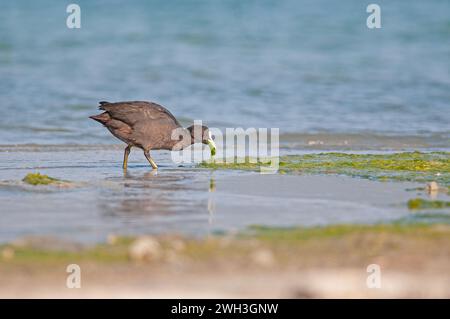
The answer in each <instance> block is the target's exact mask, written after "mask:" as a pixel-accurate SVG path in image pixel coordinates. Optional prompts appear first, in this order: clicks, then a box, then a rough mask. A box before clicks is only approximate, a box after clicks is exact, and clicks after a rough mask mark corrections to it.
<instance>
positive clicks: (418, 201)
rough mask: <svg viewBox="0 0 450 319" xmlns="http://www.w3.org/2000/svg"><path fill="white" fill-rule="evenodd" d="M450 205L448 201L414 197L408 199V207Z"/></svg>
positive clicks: (443, 206)
mask: <svg viewBox="0 0 450 319" xmlns="http://www.w3.org/2000/svg"><path fill="white" fill-rule="evenodd" d="M448 207H450V202H446V201H441V200H426V199H422V198H414V199H410V200H409V201H408V208H409V209H442V208H448Z"/></svg>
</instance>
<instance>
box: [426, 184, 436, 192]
mask: <svg viewBox="0 0 450 319" xmlns="http://www.w3.org/2000/svg"><path fill="white" fill-rule="evenodd" d="M427 190H428V191H429V192H437V191H438V190H439V185H438V184H437V183H436V182H431V183H428V184H427Z"/></svg>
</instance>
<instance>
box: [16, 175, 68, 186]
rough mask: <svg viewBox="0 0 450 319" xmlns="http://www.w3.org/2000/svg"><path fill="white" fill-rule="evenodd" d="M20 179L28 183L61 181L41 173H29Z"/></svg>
mask: <svg viewBox="0 0 450 319" xmlns="http://www.w3.org/2000/svg"><path fill="white" fill-rule="evenodd" d="M22 181H23V182H25V183H27V184H30V185H49V184H57V183H61V182H63V181H61V180H59V179H57V178H53V177H50V176H48V175H44V174H41V173H29V174H27V175H26V176H25V177H24V178H23V179H22Z"/></svg>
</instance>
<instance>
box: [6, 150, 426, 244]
mask: <svg viewBox="0 0 450 319" xmlns="http://www.w3.org/2000/svg"><path fill="white" fill-rule="evenodd" d="M121 158H122V149H121V148H118V147H115V148H112V149H110V148H108V147H97V148H94V147H92V146H86V147H84V148H78V147H62V148H61V147H52V146H51V147H37V146H34V147H28V148H27V147H24V146H21V147H18V148H17V149H15V148H14V147H9V149H8V151H3V152H0V181H1V182H0V202H1V213H0V242H4V241H10V240H13V239H15V238H18V237H21V236H30V235H45V236H47V235H54V236H57V237H62V238H67V239H70V240H76V241H80V242H90V243H92V242H101V241H104V240H106V238H107V236H108V234H122V235H126V234H131V235H136V234H141V233H145V234H147V233H182V234H187V235H190V236H205V235H208V234H211V233H214V232H217V231H224V232H233V231H238V230H243V229H245V228H246V227H248V226H250V225H254V224H259V225H268V226H292V225H301V226H315V225H328V224H339V223H375V222H383V221H384V222H385V221H394V220H399V219H402V218H407V219H408V218H411V217H413V215H414V214H412V213H411V212H410V211H408V210H407V207H406V201H407V200H408V199H409V198H413V197H416V196H417V194H416V192H411V191H406V189H412V188H416V187H417V186H422V185H418V184H415V183H387V182H384V183H382V182H374V181H368V180H362V179H357V178H350V177H338V176H286V175H260V174H258V173H252V172H239V171H209V170H206V169H199V168H195V167H194V166H192V165H186V164H185V165H184V166H183V167H179V166H178V165H176V164H173V163H172V162H171V161H170V155H169V154H168V152H155V154H154V158H155V160H156V161H157V163H158V164H159V165H160V169H159V170H158V172H157V173H156V174H155V173H153V172H152V171H151V170H150V167H149V165H148V164H147V163H146V161H145V159H144V157H143V155H142V154H141V152H140V151H136V152H132V153H131V156H130V164H129V169H128V172H127V174H125V175H124V174H123V172H122V169H121ZM36 171H39V172H41V173H43V174H48V175H50V176H52V177H56V178H59V179H63V180H69V181H73V187H70V188H57V187H54V186H31V185H26V184H24V183H22V182H21V179H22V178H23V177H24V176H25V175H26V174H27V173H29V172H36Z"/></svg>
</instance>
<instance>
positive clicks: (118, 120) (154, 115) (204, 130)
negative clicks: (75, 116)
mask: <svg viewBox="0 0 450 319" xmlns="http://www.w3.org/2000/svg"><path fill="white" fill-rule="evenodd" d="M99 109H100V110H103V111H105V112H103V113H101V114H98V115H93V116H90V118H91V119H93V120H95V121H97V122H100V123H101V124H103V125H104V126H105V127H106V128H107V129H108V130H109V131H110V132H111V133H112V135H114V136H115V137H117V138H118V139H119V140H121V141H123V142H125V143H126V144H127V147H126V148H125V154H124V157H123V168H124V169H125V170H126V169H127V163H128V155H129V154H130V151H131V148H132V147H133V146H135V147H139V148H140V149H142V150H143V151H144V155H145V157H146V158H147V160H148V162H149V163H150V165H151V166H152V167H153V169H157V168H158V166H157V165H156V163H155V161H154V160H153V159H152V158H151V156H150V150H162V149H164V150H181V149H183V148H185V147H187V146H189V145H192V144H194V143H203V144H207V145H209V147H210V149H211V155H214V154H215V152H216V145H215V144H214V141H213V140H212V138H211V134H210V132H209V129H208V127H206V126H203V125H192V126H190V127H188V128H186V129H185V128H183V127H182V126H181V125H180V123H179V122H178V121H177V119H176V118H175V117H174V116H173V115H172V113H170V112H169V111H168V110H167V109H166V108H165V107H163V106H161V105H159V104H156V103H153V102H145V101H128V102H116V103H109V102H104V101H102V102H100V106H99Z"/></svg>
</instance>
